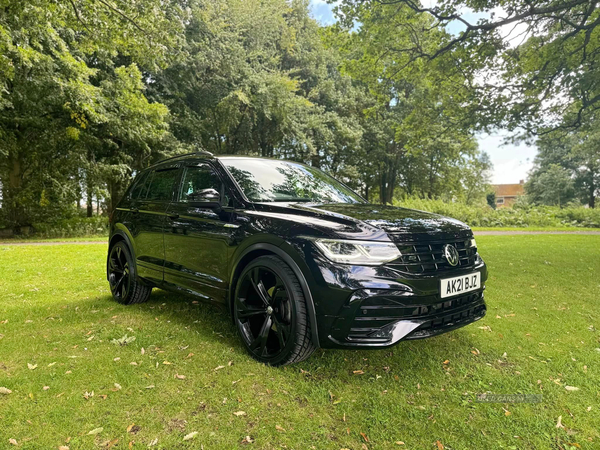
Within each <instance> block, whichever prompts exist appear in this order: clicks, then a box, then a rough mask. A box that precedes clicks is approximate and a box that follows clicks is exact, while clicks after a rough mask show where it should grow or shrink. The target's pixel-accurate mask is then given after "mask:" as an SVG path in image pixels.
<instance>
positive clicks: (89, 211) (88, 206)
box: [86, 179, 94, 217]
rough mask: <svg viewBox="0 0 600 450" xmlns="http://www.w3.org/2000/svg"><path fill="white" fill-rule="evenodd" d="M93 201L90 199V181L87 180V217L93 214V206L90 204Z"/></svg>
mask: <svg viewBox="0 0 600 450" xmlns="http://www.w3.org/2000/svg"><path fill="white" fill-rule="evenodd" d="M93 201H94V198H93V197H92V181H91V180H89V179H88V180H87V200H86V203H87V216H88V217H92V215H93V214H94V205H93V204H92V202H93Z"/></svg>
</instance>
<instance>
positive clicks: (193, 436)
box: [183, 431, 198, 441]
mask: <svg viewBox="0 0 600 450" xmlns="http://www.w3.org/2000/svg"><path fill="white" fill-rule="evenodd" d="M196 436H198V432H197V431H192V432H191V433H190V434H186V435H185V436H184V437H183V440H184V441H189V440H191V439H194V438H195V437H196Z"/></svg>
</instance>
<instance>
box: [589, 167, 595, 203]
mask: <svg viewBox="0 0 600 450" xmlns="http://www.w3.org/2000/svg"><path fill="white" fill-rule="evenodd" d="M595 193H596V185H595V184H594V175H593V174H592V181H591V183H590V201H589V203H588V206H589V207H590V208H595V207H596V197H594V194H595Z"/></svg>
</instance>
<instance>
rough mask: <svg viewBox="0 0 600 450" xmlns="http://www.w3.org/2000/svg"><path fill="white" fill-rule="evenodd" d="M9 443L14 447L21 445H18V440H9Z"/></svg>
mask: <svg viewBox="0 0 600 450" xmlns="http://www.w3.org/2000/svg"><path fill="white" fill-rule="evenodd" d="M8 443H9V444H12V445H19V444H17V440H16V439H9V440H8Z"/></svg>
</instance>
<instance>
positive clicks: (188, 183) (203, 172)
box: [179, 164, 229, 204]
mask: <svg viewBox="0 0 600 450" xmlns="http://www.w3.org/2000/svg"><path fill="white" fill-rule="evenodd" d="M204 189H214V190H215V191H217V192H219V193H222V192H223V183H222V182H221V179H220V178H219V176H218V175H217V174H216V172H215V171H214V170H213V168H212V167H210V166H209V165H207V164H202V165H199V166H192V167H186V168H185V174H184V175H183V183H182V184H181V190H180V192H179V201H180V202H188V201H193V200H194V196H195V194H196V193H198V192H200V191H202V190H204ZM223 200H224V201H223V203H224V204H228V202H229V200H228V199H227V198H225V199H223Z"/></svg>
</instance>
